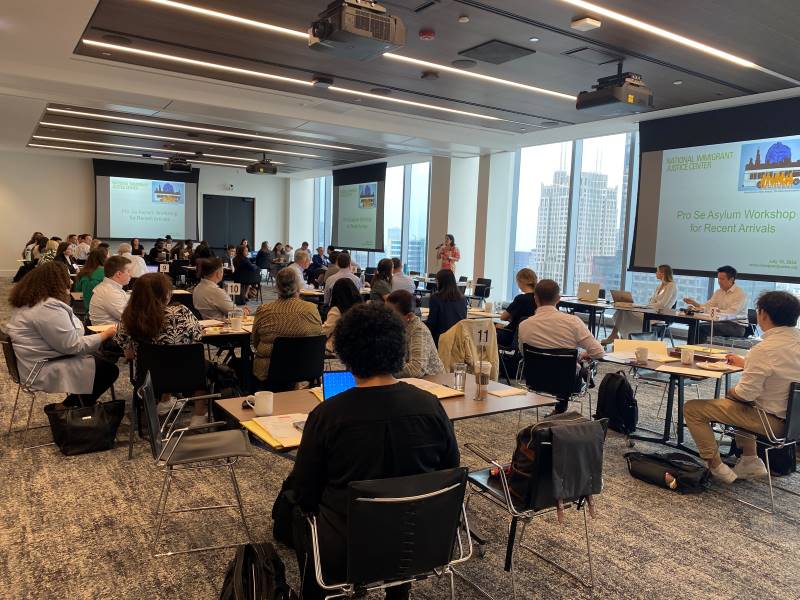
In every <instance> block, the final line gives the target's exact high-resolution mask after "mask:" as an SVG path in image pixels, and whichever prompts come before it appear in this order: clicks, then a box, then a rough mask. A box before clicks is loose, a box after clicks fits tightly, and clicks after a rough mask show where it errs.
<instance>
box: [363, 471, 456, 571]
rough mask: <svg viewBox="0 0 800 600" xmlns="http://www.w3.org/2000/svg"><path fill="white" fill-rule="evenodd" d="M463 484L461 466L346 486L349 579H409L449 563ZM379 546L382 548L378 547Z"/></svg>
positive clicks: (454, 540)
mask: <svg viewBox="0 0 800 600" xmlns="http://www.w3.org/2000/svg"><path fill="white" fill-rule="evenodd" d="M466 485H467V470H466V469H465V468H455V469H448V470H446V471H434V472H431V473H422V474H420V475H410V476H407V477H394V478H391V479H374V480H371V481H353V482H351V483H350V484H349V485H348V486H347V493H348V506H347V582H348V583H352V584H355V585H360V584H370V583H376V582H381V581H396V580H404V579H412V578H414V577H415V576H421V575H426V574H429V573H431V572H432V571H433V570H434V569H440V568H441V567H444V566H445V565H447V564H448V563H449V562H450V557H451V555H452V552H453V547H454V545H455V542H456V536H457V534H458V527H459V524H460V521H461V513H462V509H463V505H464V492H465V491H466ZM378 546H380V552H376V547H378Z"/></svg>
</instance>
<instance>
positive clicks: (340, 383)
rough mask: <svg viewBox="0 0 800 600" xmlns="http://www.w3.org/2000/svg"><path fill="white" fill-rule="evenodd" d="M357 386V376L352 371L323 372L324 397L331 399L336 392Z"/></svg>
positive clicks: (339, 392)
mask: <svg viewBox="0 0 800 600" xmlns="http://www.w3.org/2000/svg"><path fill="white" fill-rule="evenodd" d="M354 387H356V378H355V377H353V374H352V373H351V372H350V371H325V372H324V373H322V398H323V399H324V400H329V399H330V398H333V397H334V396H335V395H336V394H341V393H342V392H346V391H347V390H349V389H350V388H354Z"/></svg>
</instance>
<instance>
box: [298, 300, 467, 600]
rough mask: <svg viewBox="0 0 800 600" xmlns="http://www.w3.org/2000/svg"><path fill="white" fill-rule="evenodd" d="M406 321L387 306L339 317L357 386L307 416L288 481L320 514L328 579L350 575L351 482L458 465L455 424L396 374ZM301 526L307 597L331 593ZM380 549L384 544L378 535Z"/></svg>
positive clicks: (399, 593)
mask: <svg viewBox="0 0 800 600" xmlns="http://www.w3.org/2000/svg"><path fill="white" fill-rule="evenodd" d="M405 352H406V326H405V325H404V324H403V322H402V320H401V319H400V318H399V317H398V316H397V313H396V312H394V311H393V310H391V309H389V308H388V307H386V306H384V305H382V304H374V303H366V304H360V305H358V306H354V307H353V308H352V309H350V310H349V311H348V312H347V313H346V314H345V315H344V316H343V317H342V319H341V320H340V321H339V324H338V325H337V332H336V353H337V354H338V355H339V357H340V359H341V360H342V362H344V364H345V365H346V366H347V368H348V369H349V370H350V371H352V373H353V375H354V376H355V378H356V387H354V388H351V389H349V390H347V391H345V392H342V393H341V394H338V395H336V396H334V397H332V398H330V399H328V400H326V401H325V402H322V403H320V404H318V405H317V407H316V408H315V409H314V410H313V411H311V413H310V414H309V415H308V420H307V421H306V424H305V428H304V430H303V438H302V441H301V443H300V448H299V450H298V453H297V462H296V463H295V466H294V469H293V471H292V474H291V475H290V482H289V485H290V487H291V489H293V490H294V491H295V493H296V497H297V502H298V505H299V507H300V508H301V510H303V511H305V512H306V513H314V514H316V515H317V527H318V531H319V547H320V554H321V555H322V557H323V563H322V569H323V577H324V578H325V579H326V580H327V581H341V580H342V579H343V578H344V576H345V574H346V556H347V553H346V539H345V531H346V527H347V490H348V488H347V486H348V484H349V483H350V482H351V481H362V480H366V479H382V478H389V477H401V476H406V475H416V474H419V473H428V472H431V471H437V470H440V469H450V468H453V467H457V466H458V464H459V453H458V444H457V443H456V438H455V434H454V432H453V425H452V424H451V422H450V420H449V419H448V417H447V414H446V413H445V412H444V409H443V408H442V405H441V403H440V402H439V401H438V400H437V399H436V397H435V396H433V395H432V394H430V393H428V392H425V391H423V390H420V389H418V388H416V387H414V386H412V385H409V384H407V383H405V382H402V381H397V380H396V379H395V378H394V376H393V373H397V372H398V371H400V370H401V369H402V368H403V357H404V356H405ZM305 523H306V522H305V520H304V519H296V520H295V523H294V538H295V549H296V552H297V559H298V564H299V567H300V576H301V578H302V585H303V598H305V599H306V600H317V599H318V598H322V597H323V596H324V594H323V593H322V591H321V590H320V588H319V586H318V585H317V582H316V579H315V576H314V567H313V564H314V563H313V561H312V560H310V550H309V549H310V544H309V543H308V542H309V539H308V535H307V533H308V528H307V526H306V525H305ZM375 540H376V548H378V547H379V546H380V541H379V537H378V536H376V538H375ZM410 587H411V586H410V585H403V586H397V587H393V588H390V589H388V590H387V591H386V598H387V599H393V600H400V599H403V598H408V597H409V591H410Z"/></svg>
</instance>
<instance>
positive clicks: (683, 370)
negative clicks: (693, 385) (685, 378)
mask: <svg viewBox="0 0 800 600" xmlns="http://www.w3.org/2000/svg"><path fill="white" fill-rule="evenodd" d="M656 371H661V372H662V373H670V374H673V375H689V376H690V377H709V375H710V373H709V372H708V371H704V370H703V369H696V368H694V367H675V366H670V365H661V366H660V367H658V368H657V369H656Z"/></svg>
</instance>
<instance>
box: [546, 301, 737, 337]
mask: <svg viewBox="0 0 800 600" xmlns="http://www.w3.org/2000/svg"><path fill="white" fill-rule="evenodd" d="M558 306H559V308H568V309H570V310H572V311H573V312H578V313H585V314H588V315H589V323H588V327H589V331H591V332H592V335H594V336H595V337H597V315H598V314H602V313H604V312H605V311H607V310H609V309H612V310H624V311H629V312H637V313H640V314H641V315H642V319H643V324H642V326H643V331H646V332H647V331H650V324H651V322H653V321H666V322H667V323H681V324H683V325H687V326H688V327H689V332H688V334H687V342H688V343H689V344H696V343H697V331H698V329H699V326H700V323H703V322H711V320H712V319H711V316H710V315H708V314H706V313H694V314H691V315H689V314H686V313H684V312H681V311H679V310H672V309H668V308H665V309H654V308H649V307H647V306H642V305H638V306H637V305H630V304H626V305H624V306H617V305H615V304H614V302H611V301H606V300H597V301H595V302H588V301H586V300H578V299H577V298H575V297H574V296H566V297H563V298H561V301H560V302H559V303H558ZM735 320H736V317H735V316H732V315H719V316H718V317H717V318H716V320H715V321H716V322H717V323H719V322H721V321H735Z"/></svg>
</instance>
